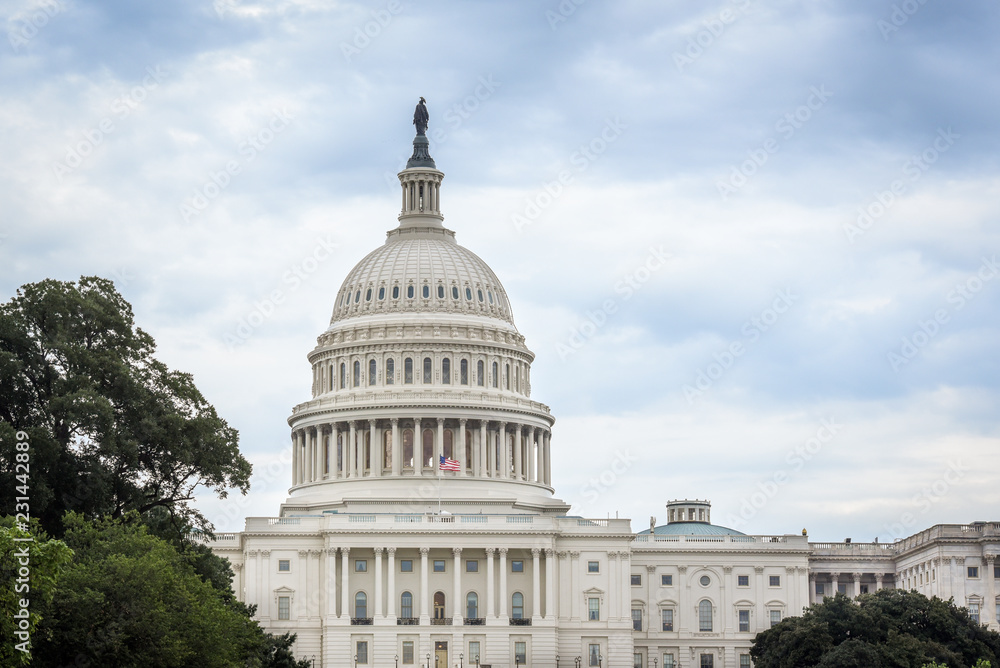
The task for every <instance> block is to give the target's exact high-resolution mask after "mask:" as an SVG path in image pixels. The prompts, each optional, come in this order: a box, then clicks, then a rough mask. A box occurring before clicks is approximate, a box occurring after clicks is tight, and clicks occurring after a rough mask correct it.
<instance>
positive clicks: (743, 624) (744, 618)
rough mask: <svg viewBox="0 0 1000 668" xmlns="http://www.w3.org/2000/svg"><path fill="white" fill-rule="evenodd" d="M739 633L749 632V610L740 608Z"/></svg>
mask: <svg viewBox="0 0 1000 668" xmlns="http://www.w3.org/2000/svg"><path fill="white" fill-rule="evenodd" d="M739 617H740V633H750V611H749V610H740V611H739Z"/></svg>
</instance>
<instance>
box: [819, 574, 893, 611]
mask: <svg viewBox="0 0 1000 668" xmlns="http://www.w3.org/2000/svg"><path fill="white" fill-rule="evenodd" d="M879 582H881V580H879ZM815 602H816V574H815V573H810V574H809V605H812V604H814V603H815Z"/></svg>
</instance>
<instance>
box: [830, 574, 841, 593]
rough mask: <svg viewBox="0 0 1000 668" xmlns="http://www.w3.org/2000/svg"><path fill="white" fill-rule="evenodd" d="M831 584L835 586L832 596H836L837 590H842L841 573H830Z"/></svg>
mask: <svg viewBox="0 0 1000 668" xmlns="http://www.w3.org/2000/svg"><path fill="white" fill-rule="evenodd" d="M830 586H831V587H833V591H832V592H830V596H836V595H837V592H839V591H840V573H836V572H835V573H830Z"/></svg>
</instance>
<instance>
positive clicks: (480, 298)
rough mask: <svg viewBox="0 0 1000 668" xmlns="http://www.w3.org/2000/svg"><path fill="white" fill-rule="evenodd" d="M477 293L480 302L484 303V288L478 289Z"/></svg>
mask: <svg viewBox="0 0 1000 668" xmlns="http://www.w3.org/2000/svg"><path fill="white" fill-rule="evenodd" d="M476 294H477V295H478V296H479V302H480V303H482V301H483V290H482V288H480V289H478V290H476Z"/></svg>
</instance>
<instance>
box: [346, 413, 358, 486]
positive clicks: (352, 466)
mask: <svg viewBox="0 0 1000 668" xmlns="http://www.w3.org/2000/svg"><path fill="white" fill-rule="evenodd" d="M348 424H349V425H350V427H351V432H350V434H349V435H348V437H347V444H346V446H345V447H344V456H345V457H346V459H347V465H346V469H347V477H348V478H354V477H355V476H357V475H358V469H357V461H358V460H357V457H355V456H354V455H355V445H354V444H355V441H356V440H357V438H356V437H357V434H358V427H357V424H358V423H357V422H355V421H354V420H351V421H350V422H349V423H348Z"/></svg>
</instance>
